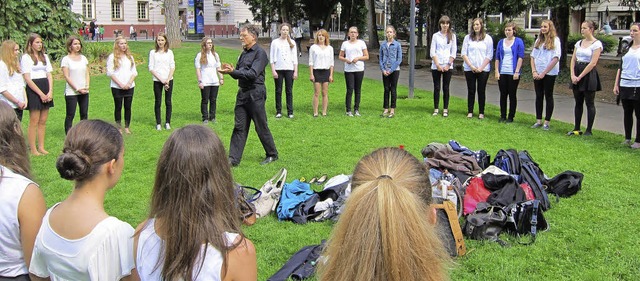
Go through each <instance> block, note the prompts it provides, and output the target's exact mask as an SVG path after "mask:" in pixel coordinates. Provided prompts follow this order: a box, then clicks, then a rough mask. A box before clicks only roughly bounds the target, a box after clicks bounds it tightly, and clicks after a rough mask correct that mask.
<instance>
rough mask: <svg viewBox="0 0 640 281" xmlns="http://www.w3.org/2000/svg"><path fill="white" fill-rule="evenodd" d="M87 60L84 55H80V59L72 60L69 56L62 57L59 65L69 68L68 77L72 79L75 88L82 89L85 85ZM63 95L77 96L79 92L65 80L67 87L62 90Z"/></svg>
mask: <svg viewBox="0 0 640 281" xmlns="http://www.w3.org/2000/svg"><path fill="white" fill-rule="evenodd" d="M88 64H89V61H88V60H87V58H86V57H85V56H84V55H80V60H77V61H75V60H72V59H71V58H70V57H69V56H65V57H64V58H62V61H61V62H60V67H62V68H65V67H66V68H68V69H69V78H70V79H71V81H73V85H74V86H76V88H77V89H84V88H86V87H87V65H88ZM64 95H65V96H77V95H79V93H78V92H77V91H75V90H74V89H73V88H71V85H69V83H68V82H67V87H66V88H65V90H64Z"/></svg>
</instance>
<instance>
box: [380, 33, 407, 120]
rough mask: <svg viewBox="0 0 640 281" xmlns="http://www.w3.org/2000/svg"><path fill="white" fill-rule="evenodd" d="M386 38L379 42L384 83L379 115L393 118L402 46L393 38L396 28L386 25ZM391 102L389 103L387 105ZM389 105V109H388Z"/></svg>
mask: <svg viewBox="0 0 640 281" xmlns="http://www.w3.org/2000/svg"><path fill="white" fill-rule="evenodd" d="M384 33H385V35H386V37H387V40H386V41H383V42H380V56H379V58H380V61H379V63H380V71H382V84H384V102H383V105H382V107H383V108H384V111H383V112H382V115H381V117H389V118H393V116H394V114H395V110H396V99H397V98H398V92H397V88H398V78H399V77H400V63H401V62H402V47H401V46H400V43H399V42H398V41H396V40H395V38H396V29H395V28H394V27H393V26H392V25H387V28H386V29H385V31H384ZM389 103H391V105H389ZM389 107H391V109H389Z"/></svg>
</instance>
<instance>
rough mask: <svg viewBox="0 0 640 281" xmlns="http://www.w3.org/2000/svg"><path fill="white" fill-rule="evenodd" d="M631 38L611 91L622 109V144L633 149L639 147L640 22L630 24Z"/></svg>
mask: <svg viewBox="0 0 640 281" xmlns="http://www.w3.org/2000/svg"><path fill="white" fill-rule="evenodd" d="M630 34H631V38H633V44H632V45H631V47H629V51H628V52H627V53H626V54H625V55H624V56H623V57H622V64H621V65H620V69H618V75H617V76H616V84H615V86H614V87H613V93H614V94H616V95H618V98H619V99H620V101H622V108H623V110H624V137H625V138H624V139H625V140H624V142H622V144H623V145H626V146H630V147H631V148H633V149H638V148H640V75H638V71H637V70H638V67H640V24H638V23H634V24H633V25H631V31H630ZM633 114H635V115H636V136H635V140H634V142H633V144H631V132H632V131H633Z"/></svg>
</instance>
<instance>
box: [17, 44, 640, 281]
mask: <svg viewBox="0 0 640 281" xmlns="http://www.w3.org/2000/svg"><path fill="white" fill-rule="evenodd" d="M89 44H102V43H89ZM106 44H111V43H106ZM130 47H131V48H132V50H133V51H134V52H135V53H137V54H139V55H140V57H143V58H145V63H143V64H140V65H138V72H139V76H138V78H137V79H136V87H135V95H134V100H133V118H132V123H131V130H132V131H133V134H132V135H125V170H124V173H123V176H122V179H121V180H120V182H119V184H118V185H117V186H116V187H115V188H114V189H113V190H112V191H110V192H109V193H108V195H107V199H106V208H107V212H108V213H109V214H111V215H113V216H116V217H118V218H120V219H122V220H125V221H127V222H129V223H131V224H132V225H133V226H134V227H135V226H136V225H137V224H138V223H139V222H141V221H142V220H144V219H145V215H146V213H147V211H148V205H149V198H150V197H149V196H150V193H151V189H152V186H153V180H154V173H155V166H156V162H157V159H158V155H159V152H160V150H161V148H162V145H163V143H164V141H165V140H166V138H167V137H168V136H169V134H170V133H171V131H166V130H163V131H161V132H158V131H156V130H155V118H154V113H153V90H152V79H151V74H150V73H149V71H147V65H146V58H147V55H148V52H149V50H150V49H151V48H152V43H150V42H130ZM173 51H174V53H175V59H176V65H177V67H176V73H175V81H174V83H175V84H174V94H173V118H172V119H173V120H172V122H171V125H172V126H173V127H174V128H179V127H182V126H184V125H187V124H199V123H201V122H200V109H199V106H200V92H199V89H198V87H197V81H196V76H195V71H194V66H193V59H194V57H195V55H196V53H197V52H198V51H199V44H197V43H183V47H182V48H180V49H174V50H173ZM217 51H218V52H219V54H220V56H221V58H222V60H223V61H224V62H230V63H235V61H236V59H237V56H238V55H239V53H240V51H239V50H228V49H223V48H217ZM369 63H371V62H369ZM270 73H271V72H270V71H269V70H267V75H268V78H267V81H266V84H267V91H268V98H267V115H268V118H269V125H270V128H271V131H272V133H273V136H274V138H275V142H276V145H277V147H278V151H279V153H280V154H279V156H280V160H278V161H276V162H274V163H272V164H269V165H267V166H260V165H259V162H260V161H261V160H262V159H263V158H264V156H265V155H264V150H263V149H262V146H261V145H260V142H259V140H258V138H257V135H256V133H255V132H254V131H253V129H252V131H251V132H250V134H249V139H248V141H247V147H246V149H245V152H244V158H243V159H242V163H241V164H240V166H239V167H237V168H234V169H233V173H234V176H235V180H236V181H237V182H240V183H242V184H244V185H250V186H255V187H258V188H259V187H260V186H261V185H262V184H263V183H264V182H265V181H266V180H267V179H269V178H270V177H271V176H272V175H273V174H275V173H276V172H277V171H278V170H279V169H280V168H281V167H286V168H287V169H288V170H289V178H288V181H291V180H293V179H296V178H300V177H306V178H311V177H314V176H319V175H321V174H324V173H326V174H328V175H329V176H333V175H337V174H350V173H351V172H352V170H353V167H354V165H355V164H356V162H357V161H358V160H359V159H360V158H361V157H362V156H364V155H365V154H367V153H369V152H371V151H372V150H374V149H376V148H379V147H383V146H398V145H404V147H405V149H407V150H408V151H409V152H411V153H412V154H414V155H415V156H416V157H420V150H421V149H422V148H423V147H424V146H425V145H426V144H428V143H430V142H447V141H448V140H450V139H455V140H458V141H459V142H460V143H461V144H463V145H466V146H468V147H469V148H471V149H473V150H477V149H485V150H487V152H489V154H491V155H495V153H496V152H497V151H498V150H499V149H503V148H505V149H506V148H517V149H526V150H528V151H529V152H530V153H531V155H532V156H533V158H534V159H535V160H536V161H537V162H538V163H539V164H540V166H541V167H542V169H543V171H544V172H546V174H548V175H551V176H553V175H555V174H557V173H560V172H562V171H564V170H575V171H580V172H582V173H584V174H585V178H584V182H583V186H582V188H583V190H582V191H581V192H580V193H578V194H577V195H576V196H574V197H572V198H569V199H563V200H561V201H560V202H559V203H556V204H553V208H552V209H551V210H550V211H548V212H546V213H545V216H546V217H547V220H548V221H549V223H550V225H551V229H550V230H549V231H547V232H544V233H541V234H540V235H539V236H538V240H537V241H536V243H535V244H534V245H531V246H519V245H514V246H512V247H510V248H503V247H501V246H499V245H498V244H497V243H488V242H487V243H485V242H478V241H473V240H466V242H467V247H468V254H467V256H465V257H463V258H459V259H457V260H456V261H455V263H453V264H452V265H451V279H452V280H637V279H638V278H640V249H639V247H638V246H639V244H640V242H639V241H640V239H638V236H637V234H638V230H639V229H640V226H639V224H638V222H637V221H636V219H638V218H640V211H639V210H638V208H639V207H640V205H639V204H638V202H639V201H640V195H639V193H638V189H639V188H640V185H639V184H638V180H639V179H640V176H639V173H640V153H638V152H637V151H631V150H630V149H629V148H624V147H622V146H620V145H619V143H620V142H621V141H622V140H623V137H622V136H620V135H615V134H612V133H607V132H602V131H596V132H594V136H593V137H581V138H580V137H566V136H564V132H567V131H569V130H570V129H571V127H572V126H571V125H569V124H566V123H560V122H554V126H553V127H552V130H551V131H549V132H545V131H542V130H532V129H529V125H530V124H533V122H534V117H533V116H531V115H526V114H522V113H518V115H517V118H516V122H515V123H513V124H498V122H497V120H498V117H499V110H498V108H497V107H495V106H492V105H487V115H488V116H487V117H488V119H486V120H478V119H467V118H466V117H465V115H466V102H465V101H464V100H462V99H459V98H455V97H452V99H451V106H450V110H451V112H450V115H449V117H448V118H442V117H441V116H439V117H432V116H431V114H430V113H429V110H430V109H431V100H432V98H431V92H428V91H424V90H416V91H415V95H416V97H415V98H413V99H407V92H408V89H407V88H406V87H403V86H400V87H399V99H398V105H397V111H396V112H397V115H396V117H395V118H393V119H388V118H384V119H382V118H380V117H379V114H380V113H381V112H382V94H383V93H382V92H383V91H382V82H380V81H376V80H368V79H365V81H364V84H363V91H362V92H363V96H362V104H361V113H362V115H363V116H362V117H359V118H358V117H346V116H345V115H344V92H345V86H344V77H343V75H342V74H340V73H336V75H335V77H334V78H335V80H336V81H335V83H333V84H331V85H330V86H329V108H330V109H329V114H328V116H327V117H325V118H322V117H319V118H313V117H312V109H311V99H312V95H313V90H312V85H311V83H310V82H309V80H308V77H309V71H308V67H306V66H301V67H300V75H299V76H300V78H299V79H298V80H297V81H296V83H295V86H294V104H295V107H294V109H295V118H294V119H288V118H282V119H275V118H274V115H275V103H274V94H273V91H274V84H273V80H272V79H271V78H270V77H271V74H270ZM402 75H406V74H405V73H403V74H402ZM225 82H227V84H225V85H224V86H222V87H221V88H220V94H219V97H218V115H217V120H218V121H217V123H215V124H209V125H208V126H209V127H211V128H212V129H213V130H214V131H216V132H217V133H218V134H219V136H220V138H221V139H222V141H223V143H224V144H225V145H228V144H229V139H230V137H231V131H232V129H233V108H234V103H235V94H236V90H237V84H236V83H234V82H235V81H234V80H232V79H230V78H229V77H227V79H225ZM454 83H455V82H454ZM63 90H64V81H56V82H55V88H54V96H55V97H54V99H55V103H56V106H55V107H54V108H53V109H52V110H51V113H50V116H49V121H48V123H47V138H46V148H47V149H48V150H49V151H50V152H51V154H50V155H48V156H44V157H33V158H32V164H33V174H34V175H35V180H36V181H37V182H38V183H39V184H40V186H41V188H42V190H43V191H44V194H45V198H46V201H47V205H48V206H51V205H53V204H54V203H56V202H59V201H61V200H63V199H64V198H65V197H66V196H67V195H68V194H69V193H70V191H71V189H72V186H73V185H72V183H71V182H69V181H66V180H63V179H62V178H60V176H59V175H58V172H57V171H56V169H55V161H56V157H57V155H58V154H59V153H60V151H61V149H62V144H63V140H64V114H65V110H64V107H65V104H64V98H63ZM283 106H284V105H283ZM163 116H164V108H163ZM89 118H92V119H93V118H98V119H104V120H107V121H113V99H112V98H111V92H110V88H109V79H108V77H106V75H99V76H94V77H92V78H91V96H90V106H89ZM621 119H622V117H621ZM24 120H25V121H24V125H23V126H24V129H25V132H26V126H27V122H28V113H25V118H24ZM75 121H76V122H78V121H79V117H76V120H75ZM365 215H366V214H363V216H365ZM331 227H332V223H330V222H323V223H309V224H306V225H296V224H293V223H291V222H279V221H277V219H276V218H275V217H268V218H264V219H261V220H259V221H258V223H257V224H255V225H254V226H251V227H246V228H245V232H246V234H247V236H248V237H249V238H250V239H251V240H252V241H253V242H254V243H255V245H256V248H257V253H258V274H259V277H258V279H259V280H266V279H267V278H268V277H269V276H271V275H272V274H273V273H275V272H276V271H277V270H278V269H279V268H280V267H281V266H282V265H283V264H284V263H285V262H286V261H287V259H288V258H289V257H290V256H291V255H292V254H293V253H294V252H296V251H297V250H298V249H300V248H301V247H303V246H305V245H309V244H317V243H319V242H320V241H321V240H322V239H326V238H328V236H329V233H330V231H331ZM504 238H505V239H507V240H509V241H511V242H515V241H514V240H513V239H509V238H508V237H506V236H505V237H504ZM353 239H360V238H359V237H353ZM513 244H515V243H513Z"/></svg>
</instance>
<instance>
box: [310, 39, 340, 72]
mask: <svg viewBox="0 0 640 281" xmlns="http://www.w3.org/2000/svg"><path fill="white" fill-rule="evenodd" d="M333 65H334V58H333V47H331V46H325V47H324V49H323V48H322V47H320V46H319V45H318V44H313V45H312V46H311V48H309V66H311V67H313V69H329V68H331V67H333Z"/></svg>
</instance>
